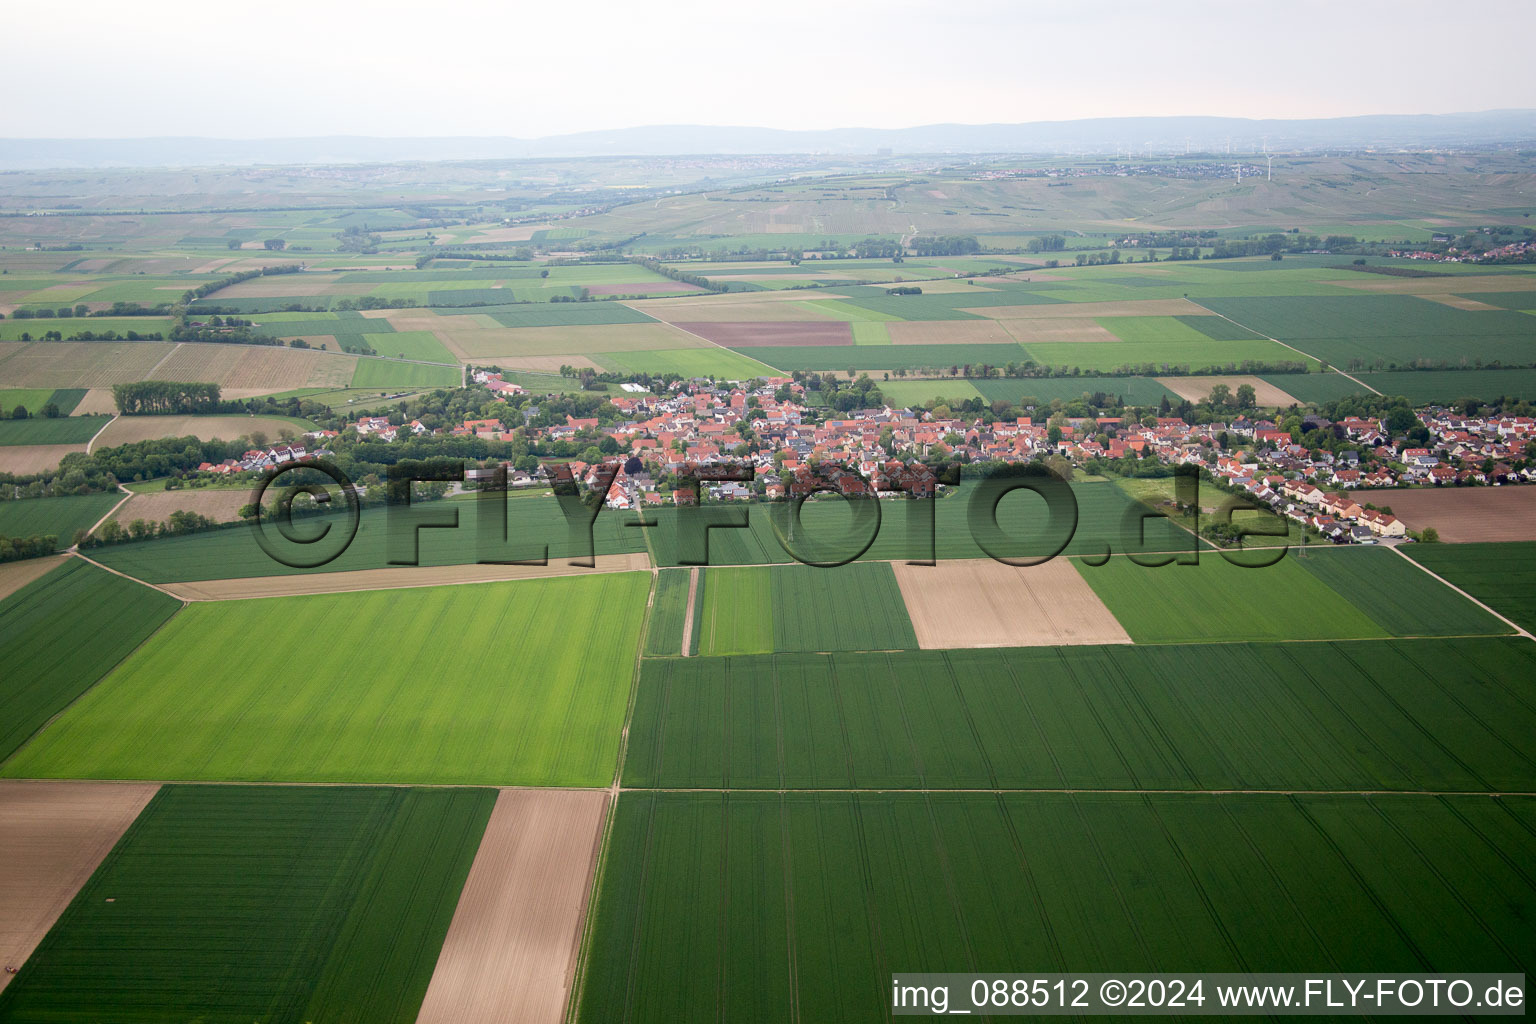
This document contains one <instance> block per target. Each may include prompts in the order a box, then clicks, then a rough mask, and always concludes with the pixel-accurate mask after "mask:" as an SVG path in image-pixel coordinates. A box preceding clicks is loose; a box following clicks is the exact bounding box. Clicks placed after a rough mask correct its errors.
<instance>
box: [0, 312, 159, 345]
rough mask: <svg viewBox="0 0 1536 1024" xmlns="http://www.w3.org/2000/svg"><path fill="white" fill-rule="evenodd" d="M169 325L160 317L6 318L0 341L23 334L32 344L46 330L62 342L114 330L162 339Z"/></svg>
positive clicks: (14, 339)
mask: <svg viewBox="0 0 1536 1024" xmlns="http://www.w3.org/2000/svg"><path fill="white" fill-rule="evenodd" d="M172 326H173V323H172V321H171V319H170V318H169V317H163V316H91V317H84V318H81V317H71V318H67V319H63V320H36V319H32V320H16V319H6V320H0V341H20V340H21V336H22V335H23V334H25V335H27V336H28V337H30V338H32V339H33V340H34V341H40V340H42V337H43V335H45V334H47V333H48V332H49V331H58V332H59V333H60V334H61V335H63V336H64V337H65V338H66V339H67V338H71V337H73V336H74V335H76V334H81V333H84V332H85V331H90V332H91V333H92V334H98V335H99V334H104V333H105V332H107V331H115V332H116V333H117V334H119V335H125V334H127V333H128V332H129V331H137V332H138V333H139V334H140V335H145V334H155V333H159V334H160V335H162V336H164V335H167V334H169V333H170V330H171V327H172Z"/></svg>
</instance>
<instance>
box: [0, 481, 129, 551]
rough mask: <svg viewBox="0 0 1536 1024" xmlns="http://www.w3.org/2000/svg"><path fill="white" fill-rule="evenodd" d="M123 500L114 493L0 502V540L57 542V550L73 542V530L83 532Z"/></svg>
mask: <svg viewBox="0 0 1536 1024" xmlns="http://www.w3.org/2000/svg"><path fill="white" fill-rule="evenodd" d="M122 500H123V495H122V494H120V493H118V492H116V491H108V492H97V493H93V494H70V495H65V496H63V497H59V498H23V499H21V500H19V501H0V536H4V537H46V536H48V535H49V534H52V535H53V536H55V537H57V538H59V547H69V545H71V544H73V543H74V541H75V531H76V530H86V529H89V528H90V527H92V526H93V525H95V523H96V521H97V520H98V519H100V518H101V517H102V516H104V515H106V514H107V513H108V512H110V511H112V506H114V505H116V504H117V503H118V502H119V501H122Z"/></svg>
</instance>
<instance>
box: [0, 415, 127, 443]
mask: <svg viewBox="0 0 1536 1024" xmlns="http://www.w3.org/2000/svg"><path fill="white" fill-rule="evenodd" d="M108 422H109V420H108V417H106V416H59V417H57V418H56V419H51V420H50V419H43V418H41V417H34V418H33V419H26V420H0V445H20V444H85V442H87V441H89V440H90V439H91V438H93V437H95V436H96V432H97V431H99V430H100V429H101V428H102V427H104V426H106V425H107V423H108Z"/></svg>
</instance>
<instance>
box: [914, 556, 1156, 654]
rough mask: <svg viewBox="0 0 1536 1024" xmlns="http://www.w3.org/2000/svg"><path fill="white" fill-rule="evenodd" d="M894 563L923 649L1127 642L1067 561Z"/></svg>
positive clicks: (985, 560)
mask: <svg viewBox="0 0 1536 1024" xmlns="http://www.w3.org/2000/svg"><path fill="white" fill-rule="evenodd" d="M893 568H894V569H895V570H896V582H897V584H898V585H899V586H900V587H901V596H902V599H903V600H904V601H906V604H907V614H908V615H909V616H911V618H912V628H913V629H914V630H915V631H916V632H917V643H918V646H919V647H921V648H923V649H924V650H932V649H936V648H945V647H1049V646H1055V645H1057V644H1128V643H1130V642H1131V638H1130V636H1129V635H1127V634H1126V632H1125V630H1124V629H1123V628H1122V627H1121V625H1120V623H1119V622H1118V621H1117V620H1116V619H1115V617H1114V616H1113V615H1111V614H1110V611H1109V609H1108V608H1106V607H1104V602H1103V601H1100V600H1099V597H1098V595H1097V594H1095V593H1094V592H1093V588H1091V587H1090V586H1088V583H1087V581H1086V580H1084V579H1083V578H1082V576H1080V575H1079V574H1078V572H1077V569H1075V568H1074V567H1073V565H1072V563H1071V561H1070V560H1068V559H1066V558H1053V559H1051V560H1050V561H1049V562H1045V563H1042V564H1040V565H1032V566H1028V567H1023V568H1021V567H1018V566H1012V565H1004V564H1003V563H1002V562H997V561H993V560H992V559H990V558H975V559H957V560H947V561H941V562H939V563H938V564H937V565H907V564H906V563H904V562H897V563H895V564H894V565H893Z"/></svg>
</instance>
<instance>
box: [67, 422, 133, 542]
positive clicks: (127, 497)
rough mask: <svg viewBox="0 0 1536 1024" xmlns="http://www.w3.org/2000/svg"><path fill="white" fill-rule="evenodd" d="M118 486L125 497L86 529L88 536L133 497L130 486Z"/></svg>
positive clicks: (103, 428) (104, 428)
mask: <svg viewBox="0 0 1536 1024" xmlns="http://www.w3.org/2000/svg"><path fill="white" fill-rule="evenodd" d="M108 426H111V424H108ZM101 429H102V430H106V429H107V428H106V427H102V428H101ZM98 433H99V431H98ZM87 451H89V449H87ZM117 488H118V490H120V491H122V492H123V494H124V495H125V497H122V498H119V499H118V500H117V504H116V505H113V506H112V507H111V508H109V509H107V514H106V515H104V516H102V517H101V518H100V519H98V520H96V522H94V523H92V524H91V528H90V529H89V530H86V531H85V533H86V536H90V535H91V534H93V533H95V532H96V531H97V530H99V529H101V524H102V523H104V522H106V521H107V520H108V519H111V518H112V517H113V516H114V515H116V514H117V510H118V509H120V508H122V507H123V506H124V505H126V504H128V502H129V500H131V499H132V498H133V492H132V491H130V490H129V489H128V488H126V487H124V486H123V485H122V484H118V485H117ZM79 547H80V545H78V544H71V545H70V546H69V550H70V551H76V550H78V549H79Z"/></svg>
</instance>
